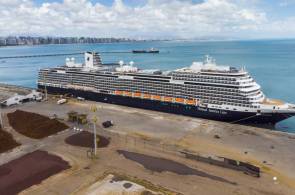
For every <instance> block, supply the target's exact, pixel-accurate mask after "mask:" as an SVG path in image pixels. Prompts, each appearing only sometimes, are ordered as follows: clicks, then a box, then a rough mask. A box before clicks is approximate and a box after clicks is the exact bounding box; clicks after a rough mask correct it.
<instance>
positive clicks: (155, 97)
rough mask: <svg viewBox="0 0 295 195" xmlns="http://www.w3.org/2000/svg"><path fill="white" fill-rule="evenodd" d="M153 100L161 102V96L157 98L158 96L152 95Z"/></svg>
mask: <svg viewBox="0 0 295 195" xmlns="http://www.w3.org/2000/svg"><path fill="white" fill-rule="evenodd" d="M153 99H154V100H161V96H159V95H154V96H153Z"/></svg>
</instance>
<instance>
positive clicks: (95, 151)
mask: <svg viewBox="0 0 295 195" xmlns="http://www.w3.org/2000/svg"><path fill="white" fill-rule="evenodd" d="M91 111H92V112H93V113H94V116H93V136H94V139H93V140H94V156H96V153H97V142H96V121H97V117H96V115H95V113H96V111H97V108H96V106H92V107H91Z"/></svg>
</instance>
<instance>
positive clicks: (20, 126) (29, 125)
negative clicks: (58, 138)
mask: <svg viewBox="0 0 295 195" xmlns="http://www.w3.org/2000/svg"><path fill="white" fill-rule="evenodd" d="M7 117H8V119H9V123H10V125H11V126H12V127H13V128H14V129H15V130H16V131H17V132H19V133H21V134H23V135H25V136H27V137H30V138H34V139H41V138H44V137H47V136H49V135H52V134H56V133H58V132H60V131H63V130H65V129H67V128H68V126H67V125H65V124H64V123H61V122H59V121H58V120H56V119H50V118H48V117H46V116H42V115H40V114H36V113H31V112H25V111H22V110H16V111H15V112H13V113H8V114H7Z"/></svg>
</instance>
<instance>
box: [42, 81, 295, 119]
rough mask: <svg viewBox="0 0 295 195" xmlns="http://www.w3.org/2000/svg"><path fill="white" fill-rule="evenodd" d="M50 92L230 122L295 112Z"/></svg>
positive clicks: (60, 90)
mask: <svg viewBox="0 0 295 195" xmlns="http://www.w3.org/2000/svg"><path fill="white" fill-rule="evenodd" d="M38 88H39V89H40V90H44V86H43V85H40V84H39V85H38ZM46 88H47V92H48V93H50V94H67V95H69V94H70V95H72V96H73V97H83V98H85V99H87V100H91V101H98V102H105V103H111V104H118V105H124V106H130V107H136V108H143V109H149V110H155V111H161V112H167V113H174V114H181V115H186V116H192V117H198V118H204V119H212V120H218V121H225V122H231V123H243V124H244V123H256V124H276V123H277V122H279V121H282V120H285V119H287V118H289V117H292V116H294V115H295V112H294V113H293V112H279V113H278V112H273V113H259V114H258V113H257V112H244V111H233V110H222V109H213V108H205V107H200V106H197V105H185V104H180V103H173V102H163V101H159V100H151V99H143V98H135V97H128V96H118V95H113V94H105V93H97V92H92V91H87V90H79V89H71V88H59V87H52V86H47V87H46Z"/></svg>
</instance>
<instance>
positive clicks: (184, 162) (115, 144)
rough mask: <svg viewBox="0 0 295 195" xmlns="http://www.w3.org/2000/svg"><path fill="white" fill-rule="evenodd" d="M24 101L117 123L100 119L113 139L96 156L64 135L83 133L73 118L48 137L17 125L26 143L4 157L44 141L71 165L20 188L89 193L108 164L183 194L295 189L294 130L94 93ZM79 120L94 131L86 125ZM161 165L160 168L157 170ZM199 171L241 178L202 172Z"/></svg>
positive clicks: (41, 109) (289, 192)
mask: <svg viewBox="0 0 295 195" xmlns="http://www.w3.org/2000/svg"><path fill="white" fill-rule="evenodd" d="M93 105H96V106H97V107H98V111H97V112H96V113H91V111H90V107H91V106H93ZM19 108H20V109H22V110H25V111H28V112H36V113H39V114H42V115H44V116H52V115H53V114H56V115H57V116H58V118H66V117H67V113H68V112H69V111H71V110H77V111H79V112H83V113H87V114H88V116H89V118H92V117H93V115H94V114H95V115H96V116H97V118H99V120H100V121H105V120H112V121H114V126H113V127H111V128H108V129H106V130H105V131H103V130H102V129H101V128H99V125H100V123H99V122H98V123H97V127H98V128H97V132H98V134H100V135H103V136H104V137H111V141H110V143H109V145H108V146H107V147H102V148H99V149H98V156H97V157H94V158H89V156H87V151H88V150H89V149H88V148H85V147H77V146H73V145H69V144H67V143H66V142H65V139H67V138H68V137H70V136H73V135H76V134H77V132H76V131H74V130H71V129H72V128H73V127H74V126H76V125H77V124H70V123H68V125H69V126H71V128H69V129H68V130H66V131H63V132H61V133H59V134H55V135H53V136H49V137H46V138H44V139H42V140H33V139H28V138H25V137H22V136H20V135H18V134H15V133H14V130H13V129H11V131H12V132H13V135H15V136H16V138H18V139H16V140H18V141H19V140H20V143H25V144H23V146H22V150H21V151H20V152H19V153H14V152H11V153H9V154H7V155H6V156H5V157H4V156H1V159H0V162H1V161H2V159H5V160H6V161H8V160H9V159H14V158H15V157H14V156H15V154H17V155H20V153H21V154H23V153H26V152H27V151H30V152H31V151H32V150H35V149H39V150H40V149H41V150H46V151H48V152H50V153H53V154H55V155H58V156H60V157H62V158H63V159H65V160H66V161H68V162H69V163H70V165H71V167H72V168H71V169H69V170H67V171H64V172H61V173H59V174H57V175H56V176H53V177H50V178H48V179H46V180H45V181H43V182H42V183H41V184H39V185H35V186H32V187H30V188H28V189H26V190H25V191H23V192H21V194H29V195H32V194H33V195H34V194H60V195H68V194H85V193H84V192H85V191H87V189H88V188H89V187H90V186H91V185H92V184H94V183H96V182H98V181H100V180H101V179H102V178H101V177H102V176H103V175H104V174H105V173H106V172H114V173H119V174H122V175H129V176H132V177H133V178H136V179H137V182H139V183H141V182H142V181H147V183H148V182H150V183H152V184H153V185H154V186H158V187H162V188H165V189H169V190H170V191H172V192H176V193H179V194H184V195H199V194H200V195H203V194H210V195H253V194H254V195H266V194H270V195H293V194H295V180H294V178H295V172H294V170H295V164H294V163H291V162H294V161H295V156H294V152H293V148H295V136H294V135H292V134H287V133H281V132H274V131H269V130H267V129H262V128H253V127H248V126H241V125H233V124H226V123H221V122H214V121H208V120H202V119H196V118H191V117H184V116H179V115H172V114H165V113H159V112H153V111H146V110H141V109H134V108H128V107H123V106H116V105H110V104H103V103H95V102H88V101H85V102H75V101H69V103H68V104H64V105H56V101H48V102H42V103H35V102H34V103H28V104H24V105H21V106H19ZM15 109H16V108H9V109H5V110H4V112H5V113H9V112H13V111H15ZM80 128H82V129H83V130H85V131H88V132H92V131H93V130H92V128H91V127H89V126H88V125H85V126H83V127H80ZM106 132H107V133H106ZM104 133H106V134H104ZM214 135H219V139H216V138H214ZM149 140H157V142H155V143H154V142H151V141H149ZM170 146H171V147H170ZM179 148H182V149H186V150H189V151H192V152H194V153H196V154H202V155H213V156H214V155H215V156H221V157H228V158H233V159H237V160H240V161H244V162H250V163H253V164H255V165H257V166H259V167H261V170H262V173H261V177H260V178H254V177H252V176H249V175H245V174H243V173H242V172H239V171H235V170H230V169H226V168H222V167H217V166H213V165H210V164H206V163H201V162H197V161H193V160H190V159H185V158H183V157H182V156H179V155H176V152H177V151H178V149H179ZM118 150H121V151H127V152H128V153H129V154H130V153H136V154H137V156H138V155H139V156H141V157H144V158H147V159H148V160H152V161H153V162H154V160H155V159H154V158H151V157H156V161H157V160H160V161H161V162H162V161H163V162H165V163H168V165H167V166H164V167H163V166H160V167H157V166H156V167H147V165H146V164H143V163H142V162H141V161H139V160H137V161H136V160H134V159H131V158H126V157H125V156H124V155H122V154H119V153H118V152H117V151H118ZM128 153H127V154H128ZM125 154H126V153H125ZM129 157H130V156H129ZM175 166H176V167H181V170H184V171H185V172H186V173H187V171H188V172H189V173H190V171H192V170H195V171H196V172H194V173H196V174H180V173H181V172H180V173H179V172H178V171H175V169H174V167H175ZM158 169H160V170H161V171H157V170H158ZM155 170H156V171H155ZM197 173H198V174H197ZM199 173H202V174H204V175H205V176H214V177H217V178H222V179H224V181H230V182H235V183H236V184H231V183H228V182H222V181H220V180H218V179H211V178H210V177H204V176H203V175H199ZM273 177H277V180H273ZM133 182H134V181H133ZM137 182H136V183H137Z"/></svg>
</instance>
